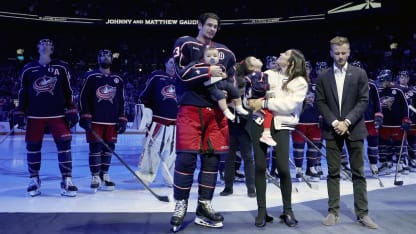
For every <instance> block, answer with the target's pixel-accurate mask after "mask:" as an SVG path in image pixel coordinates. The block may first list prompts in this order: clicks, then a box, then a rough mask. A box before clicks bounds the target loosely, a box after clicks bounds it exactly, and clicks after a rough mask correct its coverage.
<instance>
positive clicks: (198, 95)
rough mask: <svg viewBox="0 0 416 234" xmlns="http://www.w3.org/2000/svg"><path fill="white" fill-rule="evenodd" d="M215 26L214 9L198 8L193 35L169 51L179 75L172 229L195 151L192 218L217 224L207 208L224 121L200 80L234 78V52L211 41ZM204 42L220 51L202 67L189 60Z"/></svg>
mask: <svg viewBox="0 0 416 234" xmlns="http://www.w3.org/2000/svg"><path fill="white" fill-rule="evenodd" d="M219 26H220V18H219V17H218V16H217V15H216V14H215V13H204V14H202V15H201V16H200V17H199V20H198V30H199V32H198V35H197V37H196V38H194V37H190V36H184V37H180V38H178V39H177V40H176V42H175V44H174V50H173V57H174V58H175V65H176V69H177V72H178V74H179V75H180V78H179V79H178V82H177V86H176V87H177V89H176V94H177V96H178V99H179V100H178V102H179V105H180V106H179V110H178V116H177V119H176V124H177V127H178V128H177V133H176V153H177V157H176V161H175V175H174V188H173V189H174V198H175V200H176V205H175V211H174V213H173V215H172V218H171V221H170V223H171V224H172V225H173V231H178V230H179V229H180V227H181V226H182V223H183V219H184V217H185V215H186V212H187V208H188V199H189V193H190V190H191V187H192V182H193V177H194V172H195V168H196V164H197V155H198V154H199V155H200V159H201V169H200V172H199V176H198V183H199V187H198V206H197V209H196V218H195V223H196V224H198V225H203V226H208V227H217V228H218V227H222V226H223V222H222V221H223V220H224V218H223V216H222V215H221V214H219V213H217V212H215V210H214V209H213V208H212V204H211V200H212V198H213V195H214V190H215V186H216V181H217V172H218V164H219V161H220V154H225V153H227V152H228V149H229V145H228V137H229V136H228V124H227V118H225V116H224V114H223V112H222V111H221V109H220V108H219V107H218V104H217V102H215V101H213V100H212V99H211V95H210V93H209V91H208V89H207V87H205V85H204V83H205V82H206V81H208V80H211V78H212V77H224V75H225V74H224V73H227V75H226V76H227V77H228V79H233V78H234V73H235V68H234V65H235V56H234V53H233V52H232V51H231V50H229V49H228V48H227V47H226V46H225V45H222V44H219V43H215V42H213V41H212V39H213V38H214V36H215V34H216V33H217V30H218V28H219ZM206 47H215V48H217V49H218V50H219V52H220V62H219V64H221V65H223V66H224V67H225V68H226V70H225V71H223V69H222V68H221V67H220V66H219V65H211V66H207V67H205V68H201V67H196V66H195V64H196V63H197V62H198V61H200V60H201V59H202V56H203V52H204V49H205V48H206Z"/></svg>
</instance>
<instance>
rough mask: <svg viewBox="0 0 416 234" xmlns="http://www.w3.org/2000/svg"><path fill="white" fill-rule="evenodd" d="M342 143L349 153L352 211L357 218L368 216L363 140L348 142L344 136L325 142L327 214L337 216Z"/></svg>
mask: <svg viewBox="0 0 416 234" xmlns="http://www.w3.org/2000/svg"><path fill="white" fill-rule="evenodd" d="M344 142H345V143H346V146H347V149H348V152H349V153H350V158H349V161H350V166H351V173H352V183H353V193H354V211H355V214H356V215H357V216H358V217H363V216H364V215H367V214H368V199H367V182H366V179H365V175H364V140H357V141H350V140H348V138H346V137H345V136H336V137H335V139H330V140H326V156H327V162H328V178H327V187H328V212H330V213H333V214H335V215H338V213H339V209H340V205H339V203H340V170H341V153H342V148H343V146H344Z"/></svg>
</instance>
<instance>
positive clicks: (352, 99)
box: [316, 65, 368, 141]
mask: <svg viewBox="0 0 416 234" xmlns="http://www.w3.org/2000/svg"><path fill="white" fill-rule="evenodd" d="M316 103H317V105H318V108H319V111H320V112H321V114H322V116H323V117H324V120H325V121H324V124H323V127H322V135H323V138H324V139H334V136H335V135H336V133H335V131H334V128H333V127H332V126H331V123H332V122H333V121H334V120H339V121H343V120H344V119H349V120H350V121H351V125H350V126H349V129H348V130H349V132H350V134H349V135H348V139H349V140H352V141H355V140H362V139H364V138H365V137H367V135H368V132H367V129H366V127H365V123H364V113H365V110H366V109H367V105H368V78H367V73H366V72H365V71H364V70H363V69H361V68H358V67H355V66H352V65H348V66H347V72H346V75H345V82H344V89H343V92H342V103H341V106H342V108H341V113H340V111H339V109H340V108H339V104H338V103H339V101H338V91H337V85H336V83H335V75H334V69H333V67H331V68H329V69H327V70H325V71H323V72H321V74H320V75H319V76H318V78H317V82H316Z"/></svg>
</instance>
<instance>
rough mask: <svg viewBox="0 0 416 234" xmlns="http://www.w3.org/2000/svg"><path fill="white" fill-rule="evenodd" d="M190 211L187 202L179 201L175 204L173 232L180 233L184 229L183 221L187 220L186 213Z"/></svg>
mask: <svg viewBox="0 0 416 234" xmlns="http://www.w3.org/2000/svg"><path fill="white" fill-rule="evenodd" d="M187 209H188V201H187V200H177V201H176V204H175V211H174V212H173V215H172V217H171V218H170V224H171V225H172V231H173V232H178V231H179V230H180V229H181V228H182V224H183V219H184V218H185V215H186V211H187Z"/></svg>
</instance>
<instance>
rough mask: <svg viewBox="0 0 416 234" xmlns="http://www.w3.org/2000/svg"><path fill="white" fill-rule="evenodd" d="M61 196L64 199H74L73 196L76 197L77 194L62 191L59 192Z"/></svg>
mask: <svg viewBox="0 0 416 234" xmlns="http://www.w3.org/2000/svg"><path fill="white" fill-rule="evenodd" d="M61 196H64V197H75V196H77V192H75V191H66V190H63V191H61Z"/></svg>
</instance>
